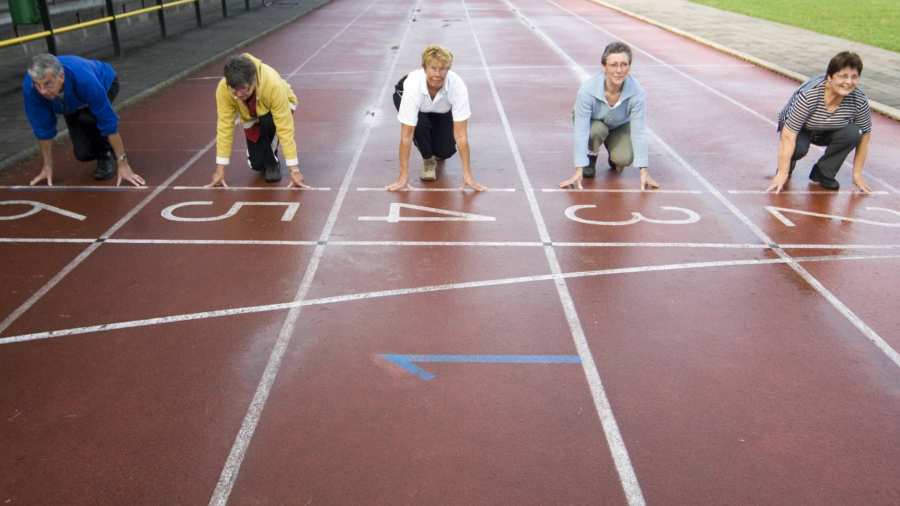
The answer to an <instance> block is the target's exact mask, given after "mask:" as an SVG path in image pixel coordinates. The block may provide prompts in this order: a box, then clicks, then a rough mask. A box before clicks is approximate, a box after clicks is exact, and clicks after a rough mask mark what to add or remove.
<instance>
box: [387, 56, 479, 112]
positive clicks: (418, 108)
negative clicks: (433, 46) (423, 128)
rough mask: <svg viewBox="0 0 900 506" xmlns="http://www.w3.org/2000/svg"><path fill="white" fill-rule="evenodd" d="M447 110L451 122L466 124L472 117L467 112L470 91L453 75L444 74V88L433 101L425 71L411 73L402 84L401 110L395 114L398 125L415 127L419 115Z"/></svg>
mask: <svg viewBox="0 0 900 506" xmlns="http://www.w3.org/2000/svg"><path fill="white" fill-rule="evenodd" d="M448 111H450V112H452V114H453V121H465V120H467V119H469V117H470V116H471V115H472V111H470V110H469V91H468V90H467V89H466V84H465V83H464V82H463V81H462V79H461V78H460V77H459V75H457V74H456V72H453V71H452V70H448V71H447V78H446V79H444V86H443V87H441V89H440V90H438V92H437V94H436V95H435V96H434V98H433V99H432V98H431V95H430V94H429V93H428V83H427V82H426V79H425V69H419V70H414V71H412V72H410V73H409V75H407V76H406V81H403V97H402V98H401V99H400V110H399V111H398V112H397V119H398V120H399V121H400V123H403V124H404V125H409V126H416V124H417V123H418V122H419V113H420V112H436V113H445V112H448Z"/></svg>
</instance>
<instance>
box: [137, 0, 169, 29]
mask: <svg viewBox="0 0 900 506" xmlns="http://www.w3.org/2000/svg"><path fill="white" fill-rule="evenodd" d="M141 1H143V0H141ZM162 4H163V0H156V5H158V6H159V10H158V11H156V15H157V17H158V18H159V33H160V35H162V38H164V39H165V38H166V15H165V14H163V11H164V10H165V9H163V6H162Z"/></svg>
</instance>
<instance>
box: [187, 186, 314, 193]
mask: <svg viewBox="0 0 900 506" xmlns="http://www.w3.org/2000/svg"><path fill="white" fill-rule="evenodd" d="M172 189H173V190H207V191H231V192H236V191H266V192H304V191H306V192H310V191H319V192H330V191H331V188H328V187H322V188H317V187H312V188H288V187H286V186H229V187H227V188H225V187H222V186H216V187H214V188H207V187H205V186H175V187H173V188H172Z"/></svg>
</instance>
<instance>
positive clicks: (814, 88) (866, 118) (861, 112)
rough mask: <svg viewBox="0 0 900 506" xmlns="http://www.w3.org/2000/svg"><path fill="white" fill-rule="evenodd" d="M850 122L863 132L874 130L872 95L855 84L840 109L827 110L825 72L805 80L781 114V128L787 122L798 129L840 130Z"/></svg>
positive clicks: (787, 124) (792, 127)
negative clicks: (868, 94)
mask: <svg viewBox="0 0 900 506" xmlns="http://www.w3.org/2000/svg"><path fill="white" fill-rule="evenodd" d="M850 123H853V124H854V125H856V126H858V127H859V129H860V131H862V133H864V134H865V133H869V132H871V131H872V113H871V111H870V110H869V98H868V97H866V94H865V93H863V92H862V90H861V89H859V88H856V89H854V90H853V91H852V92H850V94H849V95H847V96H846V97H844V99H843V100H842V101H841V104H840V105H839V106H838V108H837V110H835V111H834V112H828V110H827V109H826V108H825V74H822V75H820V76H816V77H813V78H812V79H810V80H809V81H806V82H805V83H803V85H802V86H800V88H798V89H797V91H795V92H794V94H793V95H791V99H790V100H788V103H787V105H786V106H784V109H782V110H781V114H779V115H778V130H781V127H782V125H785V126H787V127H788V128H790V129H791V130H793V131H795V132H799V131H800V130H801V129H806V130H822V131H829V130H838V129H840V128H843V127H845V126H847V125H848V124H850Z"/></svg>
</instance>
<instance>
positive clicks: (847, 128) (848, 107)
mask: <svg viewBox="0 0 900 506" xmlns="http://www.w3.org/2000/svg"><path fill="white" fill-rule="evenodd" d="M862 69H863V64H862V60H861V59H860V57H859V55H857V54H856V53H850V52H847V51H844V52H841V53H838V54H836V55H835V56H834V57H833V58H832V59H831V61H830V62H828V69H827V71H826V73H825V75H820V76H817V77H814V78H812V79H810V80H809V81H807V82H805V83H803V85H802V86H800V88H799V89H798V90H797V91H795V92H794V94H793V95H791V99H790V100H789V101H788V103H787V105H786V106H785V107H784V109H783V110H782V111H781V114H780V115H779V116H778V131H779V132H780V133H781V136H780V141H779V143H778V172H777V173H776V174H775V177H774V178H773V179H772V184H771V185H770V186H769V188H768V189H767V191H773V190H774V191H775V192H776V193H778V192H779V191H781V189H782V188H783V187H784V185H785V184H786V183H787V181H788V179H790V177H791V174H793V172H794V164H796V163H797V160H799V159H801V158H803V157H804V156H806V153H807V151H809V144H810V143H812V144H815V145H817V146H825V154H824V155H822V157H821V158H819V161H818V162H816V164H815V165H813V167H812V170H811V171H810V173H809V179H811V180H812V181H815V182H817V183H819V184H820V185H822V187H823V188H827V189H829V190H837V189H838V188H840V184H838V182H837V180H836V179H835V176H836V175H837V172H838V170H839V169H840V168H841V164H843V163H844V160H845V159H846V158H847V155H849V154H850V151H853V150H854V149H856V155H855V156H854V157H853V185H854V186H855V187H856V188H858V189H859V190H861V191H863V192H865V193H869V192H871V189H870V188H869V186H868V185H866V182H865V180H864V179H863V177H862V173H863V166H864V165H865V163H866V155H867V154H868V152H869V138H870V137H871V132H872V116H871V112H870V111H869V99H868V98H867V97H866V95H865V93H863V92H862V90H860V89H859V88H857V85H858V84H859V76H860V74H862Z"/></svg>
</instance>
